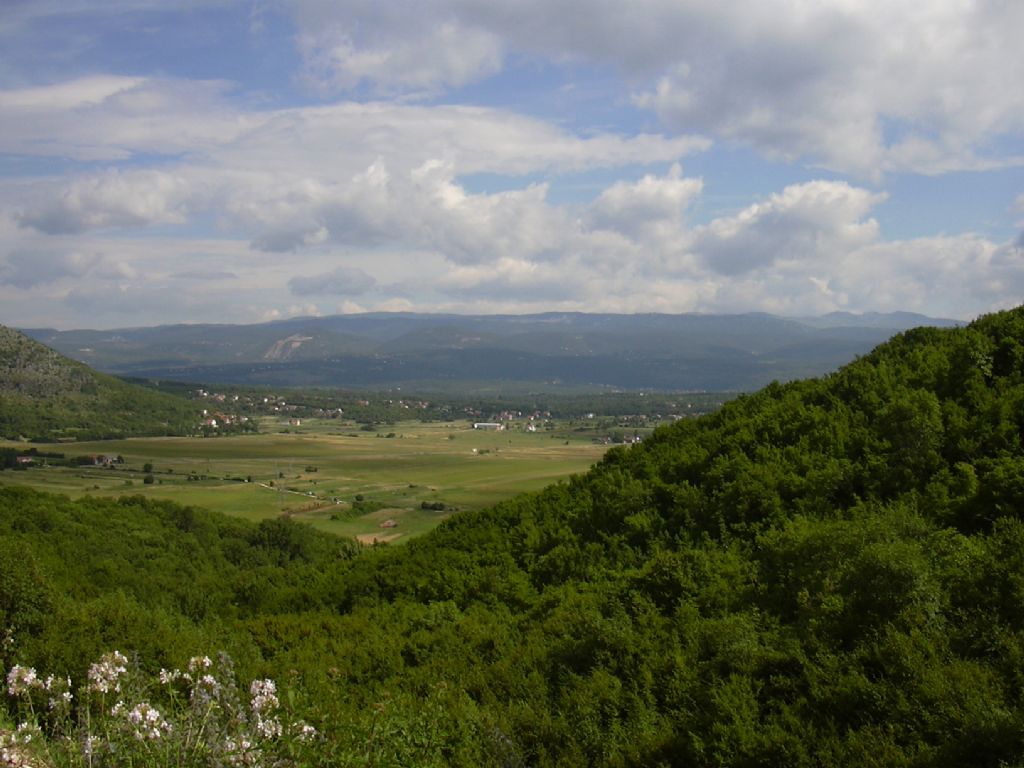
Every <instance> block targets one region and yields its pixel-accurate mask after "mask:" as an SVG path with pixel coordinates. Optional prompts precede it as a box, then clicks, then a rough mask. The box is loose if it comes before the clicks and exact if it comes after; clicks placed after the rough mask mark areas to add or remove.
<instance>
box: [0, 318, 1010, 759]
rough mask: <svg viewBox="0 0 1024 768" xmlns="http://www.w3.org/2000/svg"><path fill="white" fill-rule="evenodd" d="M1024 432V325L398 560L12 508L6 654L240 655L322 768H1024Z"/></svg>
mask: <svg viewBox="0 0 1024 768" xmlns="http://www.w3.org/2000/svg"><path fill="white" fill-rule="evenodd" d="M1022 435H1024V310H1017V311H1014V312H1006V313H1000V314H997V315H993V316H989V317H986V318H982V319H981V320H979V321H978V322H976V323H975V324H973V325H972V326H970V327H969V328H966V329H955V330H943V331H937V330H918V331H912V332H908V333H906V334H903V335H901V336H900V337H898V338H896V339H895V340H894V341H892V342H891V343H889V344H887V345H884V346H883V347H880V348H879V349H877V350H876V351H875V352H873V353H872V354H870V355H868V356H866V357H865V358H863V359H860V360H858V361H857V362H855V363H854V364H852V365H850V366H848V367H846V368H845V369H843V370H841V371H839V372H837V373H835V374H833V375H831V376H828V377H826V378H824V379H820V380H812V381H805V382H797V383H793V384H789V385H785V386H778V385H773V386H770V387H768V388H766V389H765V390H763V391H762V392H760V393H758V394H756V395H753V396H749V397H745V398H741V399H739V400H737V401H734V402H731V403H729V404H727V405H726V406H725V407H724V408H722V409H721V411H719V412H717V413H716V414H713V415H711V416H708V417H705V418H703V419H700V420H696V421H682V422H679V423H677V424H676V425H674V426H672V427H668V428H663V429H661V430H659V431H657V432H656V433H655V435H654V436H653V437H652V438H651V439H649V440H647V441H645V442H644V443H643V444H642V445H641V446H636V447H633V448H630V449H628V450H627V449H614V450H612V451H611V452H610V453H608V454H607V456H606V458H605V459H604V460H603V461H602V462H601V463H600V464H599V465H598V466H596V467H595V468H594V470H592V471H591V472H590V473H589V474H588V475H586V476H585V477H581V478H576V479H574V480H572V481H570V482H568V483H563V484H560V485H557V486H553V487H550V488H548V489H546V490H544V491H542V492H540V493H537V494H533V495H529V496H521V497H518V498H516V499H514V500H512V501H509V502H506V503H504V504H501V505H499V506H497V507H495V508H493V509H490V510H487V511H484V512H480V513H468V514H464V515H458V516H455V517H453V518H451V519H450V520H448V521H447V522H445V523H444V524H442V526H441V527H440V528H438V529H437V530H436V531H434V532H433V533H431V534H429V535H427V536H424V537H423V538H421V539H417V540H415V541H413V542H410V543H409V544H408V545H407V546H405V547H403V548H400V549H398V548H396V549H388V548H386V547H384V548H378V549H374V550H370V551H367V552H365V553H363V554H360V555H356V556H352V552H351V550H350V549H349V548H348V547H345V546H342V545H340V544H339V543H338V541H337V540H334V543H333V545H331V544H329V543H328V542H330V541H331V540H330V539H324V538H322V537H320V536H319V535H313V534H312V532H310V534H309V535H310V538H309V539H303V538H302V537H303V534H301V533H299V531H300V530H305V529H298V528H296V527H295V526H294V525H292V524H290V523H287V522H286V521H281V522H280V524H279V525H277V526H276V527H275V526H271V525H269V524H264V525H261V526H260V527H259V528H251V527H244V526H242V524H241V523H238V522H235V521H226V520H224V519H223V518H218V517H215V516H212V515H203V514H201V513H199V512H196V511H192V512H191V513H189V514H191V515H192V516H193V523H192V524H189V525H182V524H181V522H182V521H180V520H179V519H178V518H179V516H182V515H186V511H183V510H181V509H180V508H177V507H174V506H172V505H162V504H155V503H153V502H143V501H141V500H127V501H121V502H110V501H102V502H101V501H97V500H82V501H79V502H68V501H67V500H63V499H59V498H57V497H52V496H44V495H38V494H34V493H29V492H16V491H6V492H4V494H5V495H4V496H3V497H2V498H0V510H2V511H3V518H2V524H3V526H4V527H3V529H2V530H3V541H4V549H3V551H2V552H0V598H2V599H0V605H2V606H4V611H5V615H4V616H3V617H2V618H3V619H4V621H5V622H6V623H7V624H8V625H13V626H15V627H16V630H15V634H14V637H13V650H11V651H10V652H9V658H8V660H7V661H8V665H9V664H10V663H14V662H17V663H20V664H32V665H35V666H37V667H38V668H40V669H45V670H47V671H49V672H53V673H54V674H57V675H61V674H64V673H65V670H66V671H67V672H68V673H70V674H71V677H72V681H73V682H77V681H81V680H83V679H85V675H86V674H87V667H88V663H89V661H90V660H92V659H95V658H98V656H99V654H100V653H102V652H104V651H106V650H108V649H109V648H112V647H120V648H121V649H127V648H131V649H133V650H138V651H139V652H140V656H139V659H140V662H141V664H142V665H143V668H146V667H147V665H150V667H153V668H150V669H149V670H148V671H149V672H150V673H153V672H155V667H157V666H170V665H177V666H179V667H180V666H181V665H182V664H184V663H185V659H187V658H188V657H189V656H191V655H195V654H197V653H204V652H212V651H213V650H216V649H218V648H225V649H226V650H228V651H230V652H231V653H232V655H233V656H234V657H235V659H236V660H237V663H238V667H239V674H241V675H242V676H243V679H253V678H260V677H275V678H278V679H283V680H284V681H285V685H286V686H287V688H288V690H291V691H292V692H293V694H292V695H293V703H292V704H290V706H291V707H292V709H291V710H290V712H292V713H294V717H295V718H298V719H302V720H303V721H305V722H308V723H309V724H311V725H313V726H314V727H316V728H317V731H318V733H319V734H320V736H319V738H320V739H321V741H319V742H318V743H319V744H320V748H319V751H317V752H316V753H315V755H313V756H308V757H306V758H304V759H305V760H307V761H312V762H319V763H322V764H325V765H327V764H373V765H431V764H433V765H467V766H468V765H481V764H496V765H545V766H547V765H551V766H553V765H637V766H648V765H696V766H724V765H728V766H768V765H771V766H776V765H781V766H830V765H835V766H845V765H868V766H870V765H877V766H932V765H940V766H960V765H977V766H993V767H995V766H1000V765H1006V764H1018V763H1020V762H1022V759H1024V676H1022V673H1021V670H1022V668H1024V665H1022V661H1024V607H1022V606H1024V520H1022V516H1021V510H1022V509H1024V445H1022V439H1024V437H1022ZM119 510H120V514H115V513H116V512H118V511H119ZM86 518H87V519H86ZM76 526H77V527H76ZM86 529H94V530H95V533H94V534H92V536H93V538H92V539H87V538H85V537H87V536H88V535H89V534H88V532H87V530H86ZM72 531H74V532H75V535H72ZM146 531H150V533H146ZM114 532H116V535H115V533H114ZM191 583H197V584H199V585H201V586H200V587H199V588H198V589H191V588H189V587H188V585H189V584H191ZM189 595H200V596H201V599H199V600H198V604H197V603H196V602H195V600H194V599H193V598H190V597H189ZM12 707H13V704H12ZM16 715H17V711H16V710H15V709H12V710H11V716H12V718H13V717H15V716H16Z"/></svg>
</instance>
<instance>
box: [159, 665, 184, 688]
mask: <svg viewBox="0 0 1024 768" xmlns="http://www.w3.org/2000/svg"><path fill="white" fill-rule="evenodd" d="M179 678H181V670H180V669H172V670H171V671H170V672H168V671H167V670H166V669H163V668H161V670H160V684H161V685H170V684H171V683H173V682H174V681H175V680H178V679H179Z"/></svg>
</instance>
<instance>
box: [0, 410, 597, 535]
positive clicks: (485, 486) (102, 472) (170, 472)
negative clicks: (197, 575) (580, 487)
mask: <svg viewBox="0 0 1024 768" xmlns="http://www.w3.org/2000/svg"><path fill="white" fill-rule="evenodd" d="M261 429H262V433H261V434H257V435H246V436H239V437H218V438H209V439H202V438H140V439H132V440H120V441H103V442H95V443H71V444H60V445H46V444H33V446H32V447H35V448H38V449H39V450H40V451H55V452H61V453H64V454H65V455H66V456H67V457H73V456H92V455H105V456H118V455H120V456H122V457H123V458H124V463H123V464H115V465H113V466H111V467H103V466H83V467H43V468H32V469H29V470H26V471H18V472H16V471H6V472H0V485H30V486H33V487H35V488H39V489H41V490H49V491H53V492H58V493H64V494H68V495H70V496H82V495H86V494H91V495H95V496H120V495H125V494H142V495H145V496H152V497H154V498H162V499H170V500H173V501H175V502H178V503H180V504H186V505H194V506H200V507H206V508H208V509H214V510H218V511H220V512H224V513H226V514H230V515H236V516H239V517H244V518H247V519H250V520H260V519H264V518H269V517H274V516H277V515H282V514H287V515H290V516H292V517H294V518H296V519H299V520H306V521H308V522H310V523H312V524H313V525H315V526H316V527H318V528H321V529H323V530H326V531H330V532H333V533H337V534H340V535H344V536H354V537H358V538H359V539H360V540H362V541H364V542H366V543H371V542H372V541H373V540H374V539H377V540H381V541H398V542H400V541H402V540H405V539H408V538H410V537H412V536H415V535H418V534H421V533H423V532H425V531H427V530H429V529H431V528H433V527H434V526H435V525H437V524H438V523H439V522H440V521H441V520H443V519H444V518H445V517H447V516H448V515H450V514H452V513H453V512H458V511H463V510H470V509H478V508H481V507H485V506H489V505H491V504H494V503H496V502H498V501H501V500H502V499H506V498H508V497H510V496H513V495H515V494H517V493H520V492H522V491H530V490H537V489H540V488H542V487H544V486H546V485H549V484H551V483H553V482H556V481H557V480H559V479H562V478H565V477H567V476H569V475H572V474H575V473H580V472H585V471H586V470H587V469H588V468H589V467H590V466H591V465H592V464H593V463H594V462H595V461H597V460H598V459H599V458H600V457H601V455H602V454H603V453H604V451H605V450H606V446H604V445H599V444H596V443H594V442H593V441H592V439H591V437H589V436H582V435H573V434H571V433H568V432H566V433H556V434H552V433H543V432H537V433H528V432H523V431H514V430H508V431H500V432H484V431H480V430H474V429H473V428H472V425H471V424H470V423H467V422H458V423H448V424H442V423H419V422H408V423H400V424H395V425H389V426H387V427H382V428H381V432H379V433H373V432H365V431H359V430H358V428H357V427H354V426H343V425H339V423H338V422H337V421H322V422H317V421H312V422H311V421H306V420H303V423H302V426H300V427H289V426H287V425H286V424H285V423H283V422H275V421H267V422H264V423H263V424H262V425H261ZM284 430H287V431H284ZM0 445H5V446H12V445H15V444H13V443H0ZM20 447H23V448H24V447H27V446H26V445H25V444H20ZM146 465H152V466H151V468H150V469H149V471H148V472H147V471H146V469H147V466H146ZM147 474H148V475H150V476H151V477H150V481H149V482H146V475H147ZM424 503H426V505H429V506H431V507H438V508H424V506H425V504H424ZM441 505H443V507H444V508H443V509H440V508H439V507H441Z"/></svg>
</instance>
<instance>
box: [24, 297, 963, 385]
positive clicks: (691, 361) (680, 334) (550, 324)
mask: <svg viewBox="0 0 1024 768" xmlns="http://www.w3.org/2000/svg"><path fill="white" fill-rule="evenodd" d="M958 324H959V323H958V321H955V320H948V319H937V318H929V317H925V316H923V315H916V314H912V313H906V312H896V313H889V314H882V313H869V314H864V315H853V314H850V313H832V314H830V315H824V316H821V317H809V318H786V317H779V316H775V315H770V314H764V313H749V314H738V315H703V314H681V315H668V314H634V315H617V314H591V313H582V312H548V313H543V314H533V315H455V314H417V313H366V314H358V315H334V316H330V317H300V318H292V319H288V320H280V321H274V322H270V323H262V324H257V325H212V324H197V325H165V326H155V327H151V328H126V329H116V330H110V331H93V330H74V331H56V330H52V329H26V330H25V333H26V334H28V335H30V336H32V337H33V338H35V339H37V340H39V341H41V342H43V343H45V344H48V345H50V346H52V347H54V348H55V349H57V350H59V351H61V352H62V353H64V354H66V355H68V356H69V357H72V358H74V359H77V360H80V361H82V362H86V363H88V364H89V365H91V366H93V367H95V368H97V369H100V370H104V371H107V372H110V373H116V374H120V375H134V376H150V377H159V378H168V379H176V380H192V381H199V382H203V383H209V384H213V383H234V384H269V385H274V386H289V385H303V386H327V387H356V388H368V387H389V386H421V387H425V388H430V387H444V388H446V389H449V388H453V387H463V388H472V387H474V386H480V385H485V384H492V385H493V384H494V383H496V382H504V383H506V384H511V383H515V384H518V385H522V386H528V387H549V388H550V387H576V388H597V389H600V388H624V389H644V388H650V389H669V390H684V389H689V390H701V389H705V390H706V389H717V390H751V389H756V388H758V387H760V386H762V385H764V384H766V383H768V382H770V381H772V380H780V381H785V380H790V379H794V378H800V377H804V376H813V375H819V374H822V373H825V372H828V371H830V370H833V369H835V368H837V367H838V366H840V365H842V364H844V363H846V362H849V361H850V360H851V359H853V358H854V357H856V356H857V355H860V354H864V353H866V352H868V351H870V350H871V349H872V348H874V347H875V346H877V345H878V344H880V343H881V342H883V341H885V340H887V339H888V338H890V337H891V336H893V335H894V334H896V333H898V332H900V331H903V330H907V329H909V328H912V327H917V326H939V327H947V326H954V325H958Z"/></svg>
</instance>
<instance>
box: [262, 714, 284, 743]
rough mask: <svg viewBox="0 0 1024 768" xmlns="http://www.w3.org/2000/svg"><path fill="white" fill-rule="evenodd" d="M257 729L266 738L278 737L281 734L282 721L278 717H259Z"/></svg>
mask: <svg viewBox="0 0 1024 768" xmlns="http://www.w3.org/2000/svg"><path fill="white" fill-rule="evenodd" d="M256 730H257V731H258V732H259V734H260V736H262V737H263V738H265V739H276V738H277V737H278V736H280V735H281V721H280V720H278V719H277V718H276V717H268V718H262V717H257V719H256Z"/></svg>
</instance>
